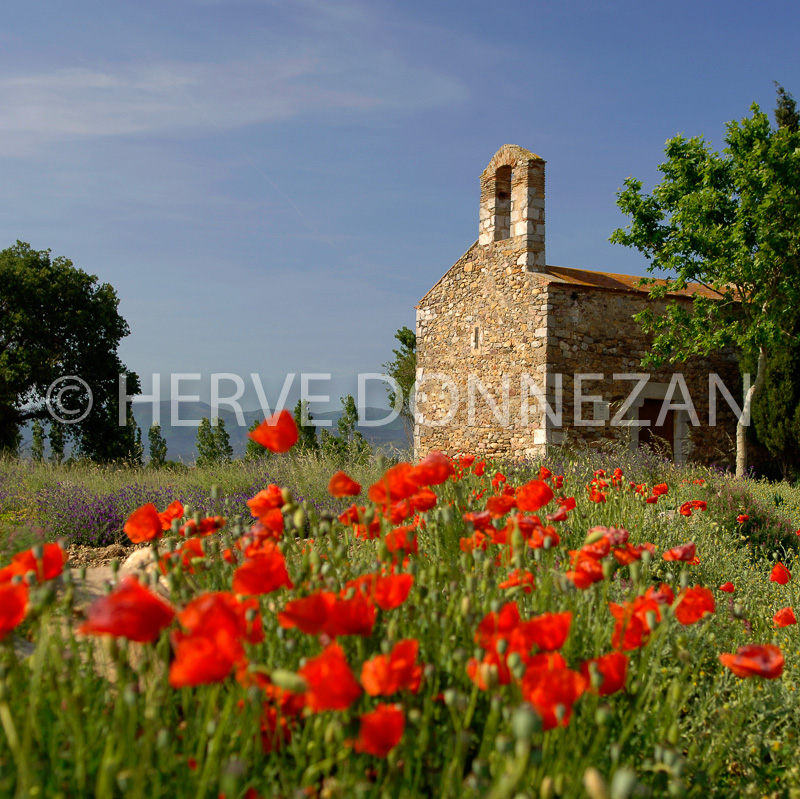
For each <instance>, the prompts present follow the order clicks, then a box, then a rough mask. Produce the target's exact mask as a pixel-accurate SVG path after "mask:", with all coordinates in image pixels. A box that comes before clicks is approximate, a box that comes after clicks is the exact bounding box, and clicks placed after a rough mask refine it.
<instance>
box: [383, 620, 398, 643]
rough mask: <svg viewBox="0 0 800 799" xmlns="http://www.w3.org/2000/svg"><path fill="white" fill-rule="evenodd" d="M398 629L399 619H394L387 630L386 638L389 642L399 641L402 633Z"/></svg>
mask: <svg viewBox="0 0 800 799" xmlns="http://www.w3.org/2000/svg"><path fill="white" fill-rule="evenodd" d="M397 628H398V624H397V619H395V618H393V619H392V620H391V621H390V622H389V626H388V627H387V628H386V637H387V638H388V639H389V641H392V642H393V641H396V640H397V639H398V637H399V635H400V633H399V630H398V629H397Z"/></svg>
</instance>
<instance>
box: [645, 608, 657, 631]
mask: <svg viewBox="0 0 800 799" xmlns="http://www.w3.org/2000/svg"><path fill="white" fill-rule="evenodd" d="M644 617H645V619H646V621H647V627H648V628H649V629H650V630H651V631H652V630H655V628H656V625H657V624H658V616H657V615H656V612H655V611H654V610H648V611H647V612H646V613H645V614H644Z"/></svg>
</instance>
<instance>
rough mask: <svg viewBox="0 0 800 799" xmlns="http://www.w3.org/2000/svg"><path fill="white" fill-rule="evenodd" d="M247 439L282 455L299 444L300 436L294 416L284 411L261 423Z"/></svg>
mask: <svg viewBox="0 0 800 799" xmlns="http://www.w3.org/2000/svg"><path fill="white" fill-rule="evenodd" d="M247 437H248V438H251V439H252V440H253V441H255V442H256V444H261V446H262V447H265V448H266V449H268V450H270V451H271V452H278V453H280V452H288V451H289V450H290V449H291V448H292V447H293V446H294V445H295V444H296V443H297V439H298V438H299V434H298V432H297V424H296V423H295V421H294V417H293V416H292V414H291V413H289V411H287V410H282V411H280V412H279V413H274V414H272V416H270V417H269V419H265V420H264V421H263V422H261V424H260V425H259V426H258V427H257V428H256V429H255V430H253V431H252V432H251V433H248V434H247Z"/></svg>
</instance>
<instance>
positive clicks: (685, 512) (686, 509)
mask: <svg viewBox="0 0 800 799" xmlns="http://www.w3.org/2000/svg"><path fill="white" fill-rule="evenodd" d="M678 513H680V515H681V516H691V515H692V503H691V502H684V503H683V505H681V506H680V507H679V508H678Z"/></svg>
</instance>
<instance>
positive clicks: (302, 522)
mask: <svg viewBox="0 0 800 799" xmlns="http://www.w3.org/2000/svg"><path fill="white" fill-rule="evenodd" d="M292 521H293V522H294V527H295V529H296V530H302V529H303V528H304V527H305V526H306V512H305V511H304V510H303V509H302V508H298V509H297V510H296V511H295V512H294V516H293V517H292Z"/></svg>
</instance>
